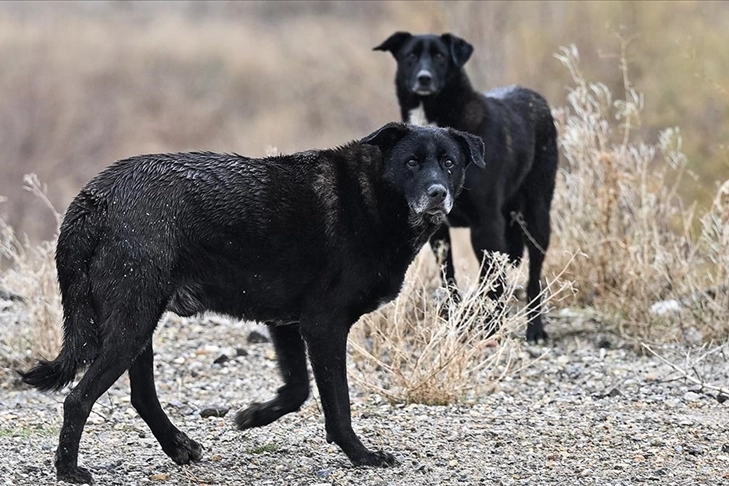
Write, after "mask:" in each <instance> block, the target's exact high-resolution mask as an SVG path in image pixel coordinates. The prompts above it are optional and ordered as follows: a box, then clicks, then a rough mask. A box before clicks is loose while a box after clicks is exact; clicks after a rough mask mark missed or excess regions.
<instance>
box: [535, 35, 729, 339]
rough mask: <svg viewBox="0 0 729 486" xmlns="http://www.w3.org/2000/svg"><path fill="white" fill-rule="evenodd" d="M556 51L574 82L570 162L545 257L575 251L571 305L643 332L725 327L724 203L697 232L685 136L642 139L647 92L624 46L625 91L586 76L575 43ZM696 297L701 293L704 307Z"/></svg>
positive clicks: (674, 132) (565, 135)
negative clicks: (617, 93)
mask: <svg viewBox="0 0 729 486" xmlns="http://www.w3.org/2000/svg"><path fill="white" fill-rule="evenodd" d="M624 47H625V46H624ZM557 58H558V59H559V60H560V61H561V62H562V63H563V64H564V65H565V66H566V67H567V68H568V69H569V72H570V73H571V75H572V78H573V80H574V82H575V86H574V87H571V88H570V89H569V92H568V95H567V105H566V106H565V107H564V108H563V109H561V110H558V111H557V113H556V115H557V116H556V119H557V123H558V129H559V133H560V146H561V153H562V157H563V160H562V164H561V169H560V171H559V173H558V179H557V189H556V191H555V200H554V205H553V211H552V222H553V229H554V236H555V238H554V243H553V244H552V246H551V249H550V253H549V255H548V257H549V259H550V263H551V265H556V267H557V268H563V267H564V265H565V262H564V260H565V259H567V258H573V257H574V256H575V255H576V258H574V263H573V264H572V265H571V266H570V268H569V269H568V271H567V274H566V276H567V278H568V279H570V280H572V281H574V282H575V285H576V287H577V290H578V293H577V294H576V297H575V298H574V299H573V300H572V301H570V302H569V305H572V306H577V307H593V308H596V309H597V310H599V311H601V312H602V313H603V314H604V315H606V316H607V317H608V320H609V321H611V322H613V323H616V324H617V326H618V328H619V329H620V330H621V331H622V332H623V333H624V334H626V335H631V336H634V337H638V338H641V339H649V340H656V339H676V338H681V337H685V333H686V331H691V332H693V333H694V334H695V333H696V332H698V334H699V335H700V336H702V337H715V336H718V335H725V334H726V331H727V328H726V324H727V322H728V319H727V318H728V317H729V305H727V291H726V288H725V286H726V282H727V270H728V269H729V263H728V262H727V254H729V253H728V249H729V248H728V246H727V237H726V231H727V230H726V227H727V226H726V220H722V218H725V217H726V212H724V213H721V212H722V211H726V205H722V206H721V208H722V209H717V208H719V206H720V204H719V203H717V204H715V209H714V210H712V211H711V212H710V213H708V214H707V215H705V216H704V217H703V218H700V219H701V226H702V228H703V231H702V234H701V235H700V236H697V235H695V234H694V233H695V232H694V231H693V228H695V226H696V224H695V223H696V219H695V213H696V211H695V208H694V207H693V206H692V207H686V206H685V205H684V203H683V201H682V200H681V198H680V197H679V196H678V194H677V188H678V185H679V183H680V181H681V178H682V177H683V176H685V174H686V171H687V166H688V160H687V158H686V157H685V156H684V154H683V153H682V152H681V144H682V141H681V134H680V132H679V130H678V129H677V128H669V129H666V130H663V131H662V132H661V133H660V134H659V135H658V140H657V141H655V142H653V143H647V142H645V141H643V140H642V138H641V133H640V131H639V128H640V115H641V112H642V110H643V96H642V94H640V93H638V92H637V91H636V90H635V89H634V88H633V87H632V86H631V84H630V80H629V78H628V72H627V63H626V62H625V59H626V57H625V51H623V55H622V62H621V68H622V71H623V76H624V88H625V93H624V99H614V97H613V96H614V95H613V93H611V92H610V90H609V89H608V88H607V87H606V86H605V85H603V84H601V83H594V82H588V81H587V80H586V79H585V77H584V76H583V74H582V73H581V72H580V69H579V54H578V52H577V49H576V48H575V47H571V48H569V49H568V48H565V49H563V50H562V52H561V54H560V55H558V56H557ZM720 213H721V214H720ZM722 214H723V215H724V216H722ZM722 285H723V286H724V287H722ZM717 288H718V289H719V290H720V291H716V289H717ZM722 288H723V289H724V290H723V292H722V291H721V289H722ZM712 289H713V290H712ZM697 295H701V296H703V297H697ZM661 301H676V303H677V305H675V306H674V307H672V308H674V309H676V310H677V312H678V314H676V313H674V312H663V309H664V308H661V307H660V306H659V307H655V306H654V304H656V303H657V302H661ZM689 301H690V302H691V303H696V302H699V301H700V302H701V303H702V305H701V310H700V312H696V307H695V306H689V305H685V304H688V303H689ZM678 303H681V304H680V305H678ZM707 308H710V309H711V310H710V311H709V312H708V313H707V312H706V310H707ZM679 309H681V310H679ZM692 309H693V310H692ZM677 315H678V318H676V317H677ZM682 334H683V335H684V336H682Z"/></svg>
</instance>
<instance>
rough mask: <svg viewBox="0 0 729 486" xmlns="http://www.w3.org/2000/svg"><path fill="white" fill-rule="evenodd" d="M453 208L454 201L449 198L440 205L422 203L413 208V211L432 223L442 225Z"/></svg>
mask: <svg viewBox="0 0 729 486" xmlns="http://www.w3.org/2000/svg"><path fill="white" fill-rule="evenodd" d="M452 208H453V199H452V198H450V197H448V198H446V199H445V200H444V201H443V202H441V203H439V204H433V203H432V202H431V201H421V203H420V204H417V205H414V206H412V208H411V209H412V211H413V212H414V213H415V214H416V215H417V216H419V217H421V218H423V219H425V220H427V221H429V222H432V223H442V222H443V221H445V219H446V217H447V216H448V213H450V211H451V209H452Z"/></svg>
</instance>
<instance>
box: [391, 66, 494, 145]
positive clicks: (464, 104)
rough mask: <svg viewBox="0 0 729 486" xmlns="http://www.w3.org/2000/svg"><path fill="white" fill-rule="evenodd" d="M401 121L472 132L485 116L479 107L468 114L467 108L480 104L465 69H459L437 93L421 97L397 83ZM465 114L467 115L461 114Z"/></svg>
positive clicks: (469, 110)
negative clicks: (476, 111)
mask: <svg viewBox="0 0 729 486" xmlns="http://www.w3.org/2000/svg"><path fill="white" fill-rule="evenodd" d="M397 97H398V101H399V103H400V115H401V116H402V120H403V121H404V122H407V123H411V124H413V125H437V126H441V127H453V128H456V129H459V130H466V131H474V130H475V127H476V126H478V125H479V124H481V123H482V121H483V118H484V117H485V116H484V114H483V112H482V110H479V111H478V113H475V114H474V115H475V116H469V115H471V112H472V111H473V110H472V109H471V108H470V107H473V106H480V102H479V94H478V93H477V92H476V91H474V89H473V87H472V86H471V81H470V80H469V79H468V76H467V75H466V72H465V71H464V70H463V69H461V70H460V71H459V72H458V73H457V74H455V75H454V76H453V77H452V78H450V79H449V80H448V81H447V82H446V84H445V86H444V87H443V89H441V90H440V91H439V92H438V93H435V94H432V95H427V96H421V95H418V94H415V93H413V92H411V91H410V90H409V89H407V88H406V87H403V86H399V85H398V86H397ZM464 114H465V115H467V116H464Z"/></svg>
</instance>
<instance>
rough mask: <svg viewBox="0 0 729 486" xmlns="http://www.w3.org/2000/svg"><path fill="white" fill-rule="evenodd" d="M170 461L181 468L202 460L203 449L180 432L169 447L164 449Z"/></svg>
mask: <svg viewBox="0 0 729 486" xmlns="http://www.w3.org/2000/svg"><path fill="white" fill-rule="evenodd" d="M163 449H164V451H165V453H166V454H167V455H168V456H170V459H172V460H173V461H175V463H176V464H179V465H180V466H182V465H184V464H190V463H191V462H197V461H199V460H200V459H202V453H203V447H202V445H200V444H199V443H197V442H195V441H194V440H192V439H191V438H189V437H188V436H187V435H185V434H184V433H182V432H180V433H179V434H177V436H176V437H175V440H174V441H173V442H172V444H171V445H170V446H169V447H166V448H163Z"/></svg>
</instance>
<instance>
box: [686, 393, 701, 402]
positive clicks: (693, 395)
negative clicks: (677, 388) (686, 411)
mask: <svg viewBox="0 0 729 486" xmlns="http://www.w3.org/2000/svg"><path fill="white" fill-rule="evenodd" d="M683 399H684V400H686V401H687V402H695V401H696V400H700V399H701V395H699V394H698V393H696V392H692V391H688V392H686V393H684V395H683Z"/></svg>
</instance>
